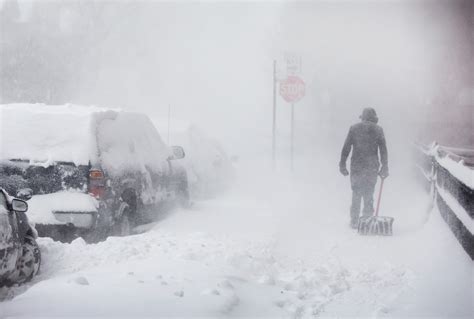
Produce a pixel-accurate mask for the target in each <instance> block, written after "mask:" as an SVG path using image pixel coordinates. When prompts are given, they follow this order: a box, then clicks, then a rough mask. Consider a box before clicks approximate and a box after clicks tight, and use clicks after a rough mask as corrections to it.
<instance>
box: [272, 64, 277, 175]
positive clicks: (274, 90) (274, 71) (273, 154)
mask: <svg viewBox="0 0 474 319" xmlns="http://www.w3.org/2000/svg"><path fill="white" fill-rule="evenodd" d="M276 89H277V78H276V60H273V126H272V166H273V169H275V166H276V165H275V160H276V94H277V92H276Z"/></svg>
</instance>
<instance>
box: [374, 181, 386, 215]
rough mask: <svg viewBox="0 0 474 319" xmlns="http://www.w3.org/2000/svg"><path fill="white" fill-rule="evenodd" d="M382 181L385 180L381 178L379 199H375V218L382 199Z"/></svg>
mask: <svg viewBox="0 0 474 319" xmlns="http://www.w3.org/2000/svg"><path fill="white" fill-rule="evenodd" d="M384 180H385V178H382V182H381V183H380V191H379V198H378V199H377V209H376V210H375V216H378V215H379V208H380V199H381V198H382V190H383V181H384Z"/></svg>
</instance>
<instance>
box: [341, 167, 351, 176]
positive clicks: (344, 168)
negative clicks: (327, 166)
mask: <svg viewBox="0 0 474 319" xmlns="http://www.w3.org/2000/svg"><path fill="white" fill-rule="evenodd" d="M339 171H340V172H341V174H342V175H344V176H347V175H349V171H348V170H347V168H346V167H345V166H339Z"/></svg>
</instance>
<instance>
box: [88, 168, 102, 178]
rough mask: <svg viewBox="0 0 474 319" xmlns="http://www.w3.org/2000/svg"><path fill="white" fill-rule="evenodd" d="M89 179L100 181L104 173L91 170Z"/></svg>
mask: <svg viewBox="0 0 474 319" xmlns="http://www.w3.org/2000/svg"><path fill="white" fill-rule="evenodd" d="M89 177H90V179H101V178H104V173H102V171H101V170H99V169H91V170H90V171H89Z"/></svg>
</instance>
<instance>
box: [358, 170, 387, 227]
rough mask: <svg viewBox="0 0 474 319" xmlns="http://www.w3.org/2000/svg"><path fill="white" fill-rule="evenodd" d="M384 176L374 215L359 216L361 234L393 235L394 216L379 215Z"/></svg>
mask: <svg viewBox="0 0 474 319" xmlns="http://www.w3.org/2000/svg"><path fill="white" fill-rule="evenodd" d="M383 182H384V178H382V182H381V183H380V191H379V198H378V200H377V209H376V210H375V215H374V216H362V217H361V218H359V227H358V229H357V231H358V232H359V234H361V235H382V236H391V235H392V225H393V217H388V216H379V208H380V198H381V197H382V190H383Z"/></svg>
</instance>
